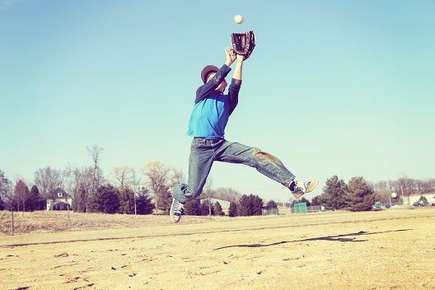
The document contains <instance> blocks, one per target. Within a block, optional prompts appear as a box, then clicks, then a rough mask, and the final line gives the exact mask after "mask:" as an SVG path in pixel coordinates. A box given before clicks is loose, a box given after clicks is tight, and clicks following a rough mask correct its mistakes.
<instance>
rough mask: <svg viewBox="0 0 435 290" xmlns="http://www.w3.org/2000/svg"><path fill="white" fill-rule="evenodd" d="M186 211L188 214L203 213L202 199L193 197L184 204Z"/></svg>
mask: <svg viewBox="0 0 435 290" xmlns="http://www.w3.org/2000/svg"><path fill="white" fill-rule="evenodd" d="M184 212H185V213H186V214H187V215H201V201H200V200H199V199H197V198H192V199H189V200H188V201H186V203H185V204H184Z"/></svg>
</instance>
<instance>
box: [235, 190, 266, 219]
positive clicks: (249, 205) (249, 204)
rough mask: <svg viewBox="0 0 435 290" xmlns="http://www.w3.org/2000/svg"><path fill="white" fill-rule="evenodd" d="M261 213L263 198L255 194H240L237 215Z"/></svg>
mask: <svg viewBox="0 0 435 290" xmlns="http://www.w3.org/2000/svg"><path fill="white" fill-rule="evenodd" d="M262 214H263V200H262V199H261V198H260V197H259V196H257V195H253V194H250V195H245V194H244V195H242V197H241V198H240V200H239V215H241V216H251V215H262Z"/></svg>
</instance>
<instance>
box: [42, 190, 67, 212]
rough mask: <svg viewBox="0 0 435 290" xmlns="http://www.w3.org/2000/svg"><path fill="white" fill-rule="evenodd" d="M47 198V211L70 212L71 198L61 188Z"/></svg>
mask: <svg viewBox="0 0 435 290" xmlns="http://www.w3.org/2000/svg"><path fill="white" fill-rule="evenodd" d="M49 196H50V198H47V210H70V209H71V208H72V197H71V195H69V194H68V193H67V192H66V191H65V190H63V189H62V188H56V189H55V190H53V191H52V192H51V193H50V195H49Z"/></svg>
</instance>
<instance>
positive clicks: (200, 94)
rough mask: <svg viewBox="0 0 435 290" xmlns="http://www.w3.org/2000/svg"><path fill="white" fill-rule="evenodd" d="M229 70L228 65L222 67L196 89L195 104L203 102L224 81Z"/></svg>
mask: <svg viewBox="0 0 435 290" xmlns="http://www.w3.org/2000/svg"><path fill="white" fill-rule="evenodd" d="M230 70H231V68H230V67H229V66H228V65H226V64H224V65H222V66H221V68H220V69H219V70H218V71H217V73H216V74H215V75H214V77H212V78H211V79H210V80H209V81H208V82H207V83H205V84H204V85H202V86H200V87H199V88H198V90H197V91H196V99H195V103H198V102H200V101H202V100H204V99H205V98H206V97H207V95H208V94H209V93H210V92H211V91H213V90H214V89H216V88H217V87H218V86H219V84H220V83H221V82H222V81H223V80H224V79H225V77H226V76H227V74H228V73H229V72H230Z"/></svg>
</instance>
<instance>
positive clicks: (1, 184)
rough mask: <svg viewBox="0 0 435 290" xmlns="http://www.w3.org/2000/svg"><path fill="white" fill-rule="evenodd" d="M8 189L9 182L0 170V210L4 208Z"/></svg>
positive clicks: (9, 186)
mask: <svg viewBox="0 0 435 290" xmlns="http://www.w3.org/2000/svg"><path fill="white" fill-rule="evenodd" d="M10 188H11V182H10V181H9V179H7V178H6V176H5V173H4V172H3V171H1V170H0V210H3V209H5V208H6V202H7V197H8V193H9V191H10Z"/></svg>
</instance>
